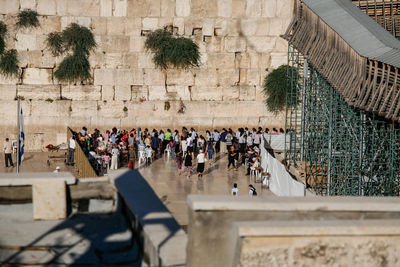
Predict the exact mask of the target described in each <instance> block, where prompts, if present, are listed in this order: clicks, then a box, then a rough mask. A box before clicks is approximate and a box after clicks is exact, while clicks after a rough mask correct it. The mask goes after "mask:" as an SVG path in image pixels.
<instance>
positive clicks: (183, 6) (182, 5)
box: [175, 0, 191, 17]
mask: <svg viewBox="0 0 400 267" xmlns="http://www.w3.org/2000/svg"><path fill="white" fill-rule="evenodd" d="M190 9H191V4H190V0H176V4H175V14H176V16H177V17H188V16H190Z"/></svg>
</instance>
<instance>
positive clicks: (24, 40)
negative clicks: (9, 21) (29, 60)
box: [15, 33, 36, 51]
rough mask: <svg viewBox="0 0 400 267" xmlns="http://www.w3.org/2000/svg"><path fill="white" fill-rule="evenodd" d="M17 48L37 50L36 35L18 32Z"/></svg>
mask: <svg viewBox="0 0 400 267" xmlns="http://www.w3.org/2000/svg"><path fill="white" fill-rule="evenodd" d="M16 39H17V41H16V43H15V48H16V49H17V50H27V51H32V50H36V35H33V34H21V33H17V36H16Z"/></svg>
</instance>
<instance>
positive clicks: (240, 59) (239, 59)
mask: <svg viewBox="0 0 400 267" xmlns="http://www.w3.org/2000/svg"><path fill="white" fill-rule="evenodd" d="M250 64H251V63H250V55H249V53H248V52H243V53H235V69H238V68H241V69H247V68H250Z"/></svg>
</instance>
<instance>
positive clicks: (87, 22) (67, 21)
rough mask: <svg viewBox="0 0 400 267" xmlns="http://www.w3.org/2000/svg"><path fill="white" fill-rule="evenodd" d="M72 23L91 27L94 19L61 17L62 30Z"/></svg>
mask: <svg viewBox="0 0 400 267" xmlns="http://www.w3.org/2000/svg"><path fill="white" fill-rule="evenodd" d="M71 23H76V24H79V25H81V26H85V27H87V28H90V25H91V23H92V19H91V18H90V17H61V30H64V29H65V28H67V27H68V26H69V25H70V24H71Z"/></svg>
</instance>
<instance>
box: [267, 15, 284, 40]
mask: <svg viewBox="0 0 400 267" xmlns="http://www.w3.org/2000/svg"><path fill="white" fill-rule="evenodd" d="M269 20H270V26H269V35H271V36H279V35H281V34H284V33H285V31H286V28H287V26H288V25H287V19H281V18H271V19H269Z"/></svg>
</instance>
